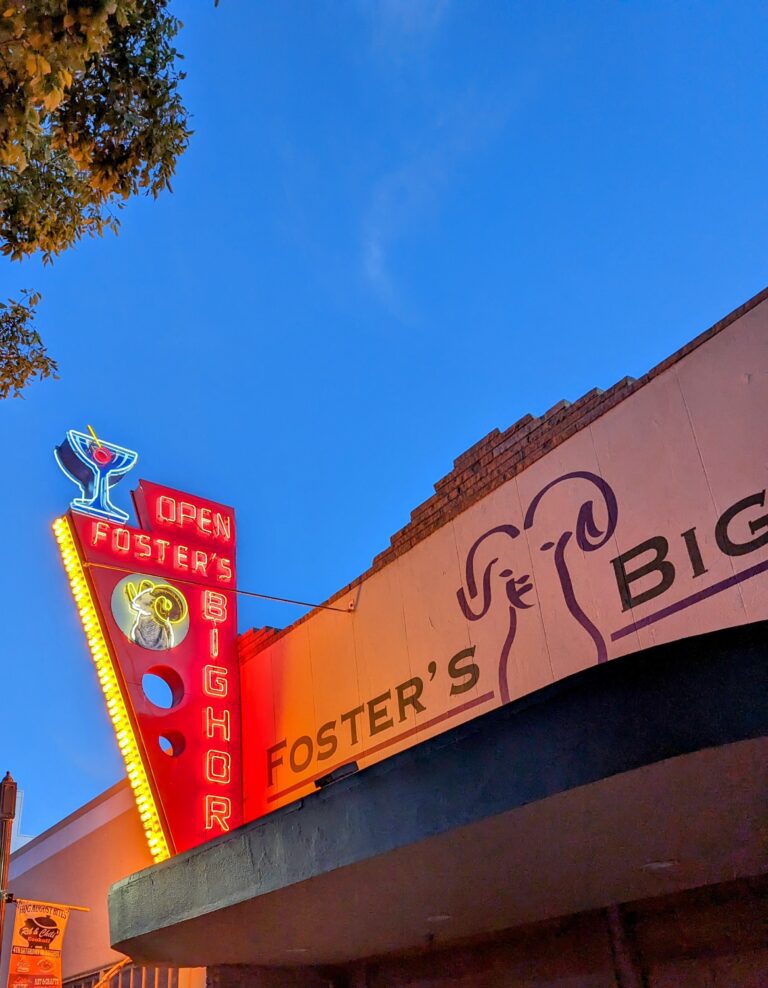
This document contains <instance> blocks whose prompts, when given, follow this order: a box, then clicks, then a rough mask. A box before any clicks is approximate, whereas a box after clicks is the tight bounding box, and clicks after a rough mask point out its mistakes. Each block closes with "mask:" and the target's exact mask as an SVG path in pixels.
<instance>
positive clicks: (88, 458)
mask: <svg viewBox="0 0 768 988" xmlns="http://www.w3.org/2000/svg"><path fill="white" fill-rule="evenodd" d="M89 429H90V426H89ZM53 455H54V456H55V457H56V462H57V463H58V464H59V466H60V467H61V469H62V470H63V471H64V473H65V474H66V475H67V476H68V477H69V479H70V480H72V481H74V483H76V484H77V486H78V487H79V488H80V491H81V494H82V496H81V497H76V498H73V500H72V501H71V506H72V507H73V508H74V509H75V511H82V512H84V513H85V514H88V515H95V516H96V517H98V518H109V519H111V520H112V521H117V522H124V521H128V514H127V512H125V511H123V510H122V509H121V508H116V507H115V505H114V504H112V502H111V501H110V499H109V492H110V490H111V488H112V487H114V486H115V484H117V483H119V482H120V481H121V480H122V479H123V477H124V476H125V475H126V474H127V473H128V471H129V470H131V469H132V468H133V467H134V466H135V465H136V461H137V460H138V458H139V454H138V453H136V452H134V450H132V449H126V448H125V447H124V446H116V445H115V444H114V443H108V442H104V441H103V440H101V439H98V438H97V436H96V433H95V432H94V431H93V430H92V429H91V434H90V435H87V434H86V433H85V432H77V431H76V430H75V429H70V430H69V431H68V432H67V435H66V437H65V439H64V442H62V443H60V444H59V445H58V446H57V447H56V449H55V450H54V453H53Z"/></svg>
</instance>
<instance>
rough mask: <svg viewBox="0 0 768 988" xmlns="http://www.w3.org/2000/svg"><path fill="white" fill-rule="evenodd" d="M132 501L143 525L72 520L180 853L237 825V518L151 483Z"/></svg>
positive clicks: (166, 825)
mask: <svg viewBox="0 0 768 988" xmlns="http://www.w3.org/2000/svg"><path fill="white" fill-rule="evenodd" d="M134 501H135V504H136V510H137V515H138V518H139V524H140V525H141V527H140V528H133V527H130V526H128V525H123V524H119V523H115V522H114V521H111V520H107V519H104V518H97V517H93V516H91V515H86V514H80V513H78V512H70V514H69V519H70V524H71V527H72V530H73V535H74V538H75V542H76V546H77V551H78V555H79V557H80V559H81V560H82V562H83V565H84V569H85V571H86V576H87V580H88V583H89V586H90V590H91V595H92V598H93V603H94V605H95V607H96V610H97V612H98V618H99V623H100V625H101V628H102V630H103V633H104V637H105V639H106V641H107V642H108V646H109V649H110V652H111V654H112V658H113V663H114V666H115V672H116V674H117V677H118V680H119V684H120V690H121V693H122V696H123V700H124V701H125V705H126V707H127V710H128V716H129V717H130V720H131V722H132V725H133V730H134V733H135V735H136V740H137V743H138V746H139V751H140V753H141V759H142V762H143V765H144V768H145V770H146V774H147V776H148V779H149V784H150V786H151V788H152V791H153V795H154V799H155V804H156V807H157V810H158V813H159V815H160V818H161V820H162V824H163V830H164V831H165V833H166V838H167V840H168V844H169V849H170V850H171V851H175V852H179V851H183V850H186V849H187V848H190V847H194V846H195V845H197V844H200V843H202V842H204V841H206V840H210V839H211V838H212V837H215V836H217V835H218V834H220V833H223V832H226V831H228V830H230V829H232V828H234V827H237V826H239V825H240V823H241V822H242V791H241V754H240V699H239V673H238V660H237V649H236V638H237V595H236V593H235V585H236V584H235V576H236V571H235V518H234V511H233V510H232V509H231V508H228V507H225V506H224V505H221V504H216V503H215V502H212V501H206V500H203V499H202V498H196V497H193V496H192V495H189V494H185V493H182V492H180V491H174V490H170V489H169V488H166V487H160V486H158V485H156V484H150V483H147V482H145V481H141V482H140V485H139V488H138V490H137V491H136V492H135V493H134ZM148 675H150V676H152V675H153V676H156V677H159V679H161V680H162V681H163V682H164V683H165V684H166V687H167V691H168V694H169V702H170V706H168V707H167V708H166V707H163V706H159V705H158V704H157V703H156V702H153V700H152V699H150V696H149V695H147V692H146V690H145V687H146V684H147V680H146V679H145V677H147V676H148ZM150 693H151V691H150ZM155 699H157V697H156V696H155ZM129 774H130V770H129Z"/></svg>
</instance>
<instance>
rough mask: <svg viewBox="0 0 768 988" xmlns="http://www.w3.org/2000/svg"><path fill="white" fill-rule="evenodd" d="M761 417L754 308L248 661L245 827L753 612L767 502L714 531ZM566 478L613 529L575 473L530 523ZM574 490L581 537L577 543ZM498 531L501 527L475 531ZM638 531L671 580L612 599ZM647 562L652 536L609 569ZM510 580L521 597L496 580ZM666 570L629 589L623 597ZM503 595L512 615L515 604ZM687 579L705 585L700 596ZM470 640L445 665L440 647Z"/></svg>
mask: <svg viewBox="0 0 768 988" xmlns="http://www.w3.org/2000/svg"><path fill="white" fill-rule="evenodd" d="M510 405H511V407H514V399H513V396H511V397H510ZM767 421H768V301H765V302H762V303H761V304H759V305H757V306H756V307H755V308H753V309H752V310H751V311H749V312H747V313H746V314H745V315H742V316H741V317H740V318H738V319H736V320H735V321H734V322H733V323H731V324H730V325H728V326H727V327H726V328H725V329H723V330H722V331H721V332H719V333H717V334H716V335H714V336H712V337H710V338H709V339H708V340H706V342H704V343H703V344H702V345H701V346H699V347H697V348H696V349H694V350H693V351H692V352H690V353H689V354H687V355H686V356H684V357H683V358H682V359H681V360H679V361H678V362H677V363H674V364H673V365H672V366H670V367H669V368H668V369H667V370H666V371H663V372H662V373H660V374H658V376H656V377H653V378H652V379H651V380H650V381H649V382H648V383H647V384H645V385H644V386H643V387H641V388H639V389H637V390H635V391H634V392H632V393H631V394H630V395H629V397H627V398H626V399H625V400H623V401H622V402H621V403H620V404H618V405H616V406H615V407H614V408H612V409H611V410H609V411H608V412H606V413H605V414H604V415H602V416H601V417H599V418H597V419H596V420H595V421H593V422H592V423H591V424H590V425H588V426H587V427H585V428H583V429H582V430H581V431H579V432H577V433H576V434H575V435H573V436H571V438H569V439H567V440H566V441H564V442H562V443H561V444H560V445H558V446H557V447H556V448H554V449H553V450H552V451H551V452H549V453H548V454H547V455H545V456H543V457H542V458H541V459H539V460H537V461H536V462H535V463H533V464H532V465H531V466H529V467H528V468H527V469H525V470H523V471H522V472H520V473H518V474H517V475H516V476H514V477H513V478H512V479H511V480H509V481H507V482H506V483H504V484H503V485H502V486H500V487H498V488H497V489H496V490H494V491H493V492H492V493H491V494H489V495H488V496H486V497H484V498H483V499H482V500H480V501H478V502H476V503H475V504H473V505H472V506H471V507H469V508H468V509H467V510H466V511H464V512H463V513H461V514H459V515H458V516H457V517H455V518H454V519H452V520H450V521H449V522H448V523H447V524H445V525H443V526H442V527H441V528H439V529H438V530H437V531H436V532H435V533H434V534H432V535H430V536H429V537H427V538H426V539H424V540H423V541H421V542H418V543H417V544H416V545H414V546H413V547H412V548H411V549H410V550H409V551H407V552H405V553H404V554H402V555H400V556H398V557H397V558H396V559H394V560H393V561H392V562H390V563H389V564H388V565H386V566H385V567H384V568H383V569H380V570H378V571H377V572H374V573H373V574H372V575H370V576H369V577H367V578H366V579H365V580H364V581H363V582H362V584H361V585H360V586H358V587H356V588H354V589H353V590H352V591H350V593H349V594H348V596H347V597H342V598H340V599H338V600H336V601H335V604H336V605H337V606H341V607H345V606H346V605H347V604H348V603H353V604H354V607H355V609H354V611H353V612H352V613H337V612H333V611H321V612H315V613H313V614H312V615H311V616H310V617H309V618H308V619H307V620H304V621H302V622H301V623H299V624H298V625H296V626H294V627H293V628H291V629H289V630H288V631H287V633H285V634H283V635H282V636H281V637H279V638H277V639H276V640H275V641H274V642H273V643H272V644H271V645H270V646H268V647H267V648H266V649H264V650H263V651H261V652H259V653H258V654H256V655H254V656H253V657H251V658H249V659H247V660H246V661H245V663H244V666H243V680H242V686H243V689H242V693H243V703H244V714H243V726H244V733H245V739H244V745H245V748H244V755H245V757H244V763H245V786H246V819H252V818H254V817H256V816H259V815H261V814H262V813H264V812H266V811H269V810H272V809H275V808H277V807H279V806H281V805H284V804H286V803H288V802H291V801H293V800H295V799H297V798H298V797H300V796H302V795H304V794H306V793H307V792H311V791H313V785H312V780H313V779H314V778H316V777H317V776H319V775H322V774H324V773H325V772H326V771H328V770H330V769H332V768H334V767H336V766H339V765H342V764H344V763H345V762H349V761H352V760H355V761H357V763H358V765H359V766H360V767H364V766H365V765H367V764H370V763H372V762H374V761H378V760H380V759H382V758H385V757H387V756H389V755H391V754H394V753H395V752H397V751H398V750H400V749H402V748H404V747H408V746H410V745H412V744H415V743H418V742H419V741H421V740H424V739H425V738H427V737H429V736H431V735H433V734H436V733H439V732H441V731H444V730H446V729H447V728H450V727H453V726H455V725H456V724H458V723H460V722H462V721H464V720H467V719H469V718H472V717H475V716H477V715H479V714H482V713H485V712H486V711H488V710H490V709H492V708H494V707H496V706H498V705H499V704H500V703H502V702H504V701H505V699H514V698H516V697H520V696H524V695H525V694H527V693H530V692H532V691H534V690H537V689H539V688H541V687H543V686H546V685H547V684H549V683H552V682H554V681H556V680H558V679H561V678H563V677H566V676H568V675H570V674H572V673H575V672H578V671H579V670H581V669H584V668H586V667H587V666H590V665H593V664H594V663H596V662H597V661H599V660H600V659H601V658H604V659H611V658H615V657H617V656H621V655H624V654H627V653H629V652H632V651H636V650H638V649H643V648H647V647H649V646H652V645H655V644H658V643H661V642H667V641H673V640H676V639H679V638H681V637H684V636H687V635H693V634H698V633H702V632H707V631H712V630H715V629H717V628H721V627H728V626H734V625H738V624H742V623H746V622H752V621H756V620H760V619H764V618H766V617H768V593H766V590H768V572H757V571H755V572H753V570H756V568H757V569H759V567H760V566H761V565H763V566H766V567H767V568H768V545H761V546H760V545H757V542H758V541H759V540H760V537H761V536H764V535H765V534H766V531H768V522H766V520H765V516H766V515H768V510H767V509H766V508H765V507H764V506H762V507H761V506H760V505H752V506H749V507H744V509H743V510H742V511H740V512H739V513H737V514H736V516H735V517H734V518H733V519H732V521H731V522H730V523H729V524H728V525H727V526H724V530H725V532H726V534H727V535H728V536H729V538H730V540H731V543H737V542H741V543H749V542H752V543H753V544H754V545H753V548H752V549H751V551H749V552H745V553H742V554H728V553H726V552H724V551H723V549H722V545H719V544H718V541H717V539H716V536H715V530H716V526H717V523H718V519H720V518H722V516H723V513H724V512H725V511H726V510H727V509H729V508H731V507H732V506H733V505H735V504H736V503H737V502H739V501H741V500H742V499H744V498H746V497H748V496H750V495H759V494H761V492H765V490H766V487H768V456H767V455H766V453H767V452H768V449H767V447H768V427H767V426H766V422H767ZM521 455H523V454H522V453H521ZM483 470H486V471H492V470H493V462H489V463H487V464H486V465H485V466H484V467H483ZM575 472H587V473H589V474H590V475H592V476H593V477H595V478H599V479H600V480H602V481H604V482H606V483H607V484H608V485H609V486H610V488H611V490H612V491H613V492H614V494H615V498H616V503H617V506H618V518H617V520H616V524H615V527H614V526H613V525H611V526H609V524H608V520H609V513H608V510H607V507H606V500H605V497H604V494H603V493H602V492H601V491H600V490H599V489H598V487H597V486H596V485H595V482H594V481H593V480H591V479H589V478H578V477H572V478H571V479H568V480H561V481H560V482H558V483H556V484H555V486H554V487H552V488H550V489H549V490H548V491H547V492H546V493H545V494H543V495H542V497H541V500H540V501H539V502H538V506H537V507H536V510H535V512H534V516H533V521H532V524H531V526H530V528H528V529H526V528H525V519H526V513H527V512H528V511H529V509H530V506H531V505H533V504H536V498H537V495H538V494H539V493H540V492H542V491H543V490H545V488H547V487H548V485H550V484H552V483H553V482H555V481H557V480H558V478H563V477H564V476H565V475H568V474H572V473H575ZM590 501H591V502H592V505H593V511H592V514H591V518H590V521H591V522H592V523H593V525H594V529H593V530H592V531H587V532H586V538H585V539H583V540H582V541H583V544H584V546H585V547H580V546H579V544H578V541H577V539H578V536H577V530H578V517H579V515H580V512H587V511H588V508H587V507H586V505H587V504H588V502H590ZM582 517H583V515H582ZM750 523H752V524H753V525H754V526H755V528H754V531H750V527H749V526H750ZM501 525H505V526H514V529H508V530H507V531H505V532H497V533H495V534H490V535H487V537H486V538H483V536H484V535H486V533H489V532H491V530H493V529H494V528H496V527H497V526H501ZM721 527H722V526H721ZM694 529H695V536H693V535H689V536H688V542H686V541H685V540H684V539H683V537H682V533H685V532H689V533H690V532H691V530H694ZM609 530H610V534H608V531H609ZM513 532H516V534H514V535H513V534H512V533H513ZM567 532H571V533H573V534H572V535H571V537H570V539H569V540H568V542H567V544H566V545H565V547H564V550H563V560H561V563H560V565H558V563H557V560H556V552H557V548H556V547H557V545H558V544H559V542H560V540H561V539H563V538H564V536H565V533H567ZM604 535H605V536H606V537H603V536H604ZM654 537H663V538H664V539H666V540H667V544H668V552H667V556H666V560H665V563H664V571H665V572H666V573H667V574H668V575H669V574H671V572H672V571H671V567H674V582H673V583H672V584H671V586H669V587H668V588H667V589H666V590H665V591H664V592H663V593H661V594H659V595H657V596H655V597H653V598H652V599H648V600H646V601H636V600H635V602H634V603H632V605H631V606H629V607H627V606H626V603H627V600H626V598H625V600H624V601H622V597H621V595H620V592H619V585H618V581H617V575H616V568H615V566H614V565H613V563H612V560H616V559H617V558H618V557H620V556H622V555H623V554H626V553H628V552H631V550H633V549H634V548H636V547H637V546H638V545H639V544H641V543H643V542H645V541H647V540H649V539H652V538H654ZM694 538H695V544H694V545H693V546H691V544H690V543H691V542H692V540H694ZM721 543H722V538H721ZM473 546H476V547H477V548H476V550H475V553H474V555H472V547H473ZM697 554H698V555H699V556H700V558H701V562H700V563H699V562H698V561H697V559H696V558H695V557H696V555H697ZM655 555H656V550H655V549H653V548H648V549H646V550H645V552H644V553H641V554H639V555H637V556H636V557H635V558H634V559H630V560H624V562H623V566H624V569H625V570H626V572H627V573H628V574H631V573H632V572H633V571H634V570H635V569H637V568H638V567H640V566H642V565H643V564H646V563H649V562H652V561H653V559H654V557H655ZM494 560H495V562H493V561H494ZM617 565H618V564H617ZM563 566H564V567H565V569H563ZM702 570H704V572H702ZM469 571H472V573H473V574H474V575H475V579H476V594H475V596H474V597H473V596H472V593H471V590H472V588H471V586H470V582H469V580H470V576H469ZM486 573H488V584H487V591H488V592H487V593H486V592H485V588H484V586H483V578H484V575H485V574H486ZM526 575H527V576H529V580H527V581H526V582H527V583H528V584H530V588H529V589H526V588H525V587H524V586H523V587H521V585H520V584H519V583H518V584H517V586H515V585H513V584H512V582H511V581H512V580H519V579H520V578H522V577H524V576H526ZM662 576H663V571H662V570H659V569H653V570H652V572H650V573H648V574H647V575H646V576H645V577H642V578H639V579H636V580H632V581H628V583H627V586H628V591H629V593H630V595H631V597H632V598H637V597H638V596H639V595H640V594H641V593H642V592H643V591H648V590H651V589H652V588H653V587H654V585H655V584H657V583H658V582H659V581H660V580H661V577H662ZM729 580H732V581H735V582H733V585H731V586H729V587H723V584H724V581H729ZM510 589H511V591H512V594H513V596H514V595H515V593H516V592H517V593H518V594H519V595H521V596H518V598H517V600H518V603H522V604H523V605H525V606H524V607H511V605H510V599H509V596H508V592H509V590H510ZM461 590H463V591H464V594H465V599H466V601H467V603H468V604H469V607H470V610H471V614H472V615H476V614H479V613H480V612H481V610H482V607H483V602H484V600H485V599H489V603H488V608H487V612H486V613H485V614H484V615H483V616H482V617H479V618H478V619H473V617H472V616H469V617H468V616H467V614H466V613H465V612H463V611H462V608H461V607H460V604H459V600H458V598H457V592H458V591H461ZM702 591H706V592H708V593H709V596H706V598H703V599H699V600H697V599H696V595H699V594H701V593H702ZM715 591H718V592H715ZM686 601H687V602H688V604H687V606H684V605H686ZM667 608H669V613H666V614H664V613H662V614H660V613H659V612H660V611H664V610H665V609H667ZM676 608H677V609H676ZM576 611H578V614H577V613H575V612H576ZM511 614H513V617H514V620H516V629H515V632H514V640H513V641H512V644H511V645H510V646H509V647H508V648H507V647H505V646H506V645H507V644H508V636H509V635H510V633H511V624H510V620H511V619H510V615H511ZM646 622H647V623H646ZM633 625H638V627H637V628H633V627H632V626H633ZM628 628H629V629H630V630H628V631H627V630H626V629H628ZM466 649H472V650H474V651H473V653H472V654H471V655H466V656H465V657H464V658H462V659H458V660H454V667H453V673H454V675H453V676H452V675H451V666H450V662H451V659H452V657H454V656H456V655H457V654H458V653H460V652H461V651H462V650H466ZM601 649H602V650H603V654H602V655H601ZM473 667H474V668H473ZM503 667H505V671H503ZM462 668H463V669H464V670H465V671H464V672H463V673H461V669H462ZM467 670H469V671H467ZM470 673H472V675H470ZM475 674H476V675H477V680H476V682H475V681H474V677H475ZM452 688H453V693H451V689H452ZM505 693H506V694H507V695H505ZM414 697H415V700H414ZM398 700H399V701H400V702H398ZM331 724H332V726H330V727H326V730H325V732H324V735H323V737H318V733H319V732H320V731H321V729H322V728H323V725H331ZM355 731H356V734H357V736H356V737H355ZM334 739H335V742H334ZM323 740H324V741H325V744H324V746H321V742H322V741H323ZM283 742H284V746H282V747H279V748H275V749H274V750H273V751H272V753H271V754H270V753H269V749H270V748H272V747H273V746H275V745H282V744H283ZM322 755H326V756H327V757H325V758H323V757H321V756H322ZM310 756H311V757H310ZM270 761H271V762H272V763H273V766H274V767H273V770H272V778H271V779H270V778H269V763H270Z"/></svg>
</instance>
